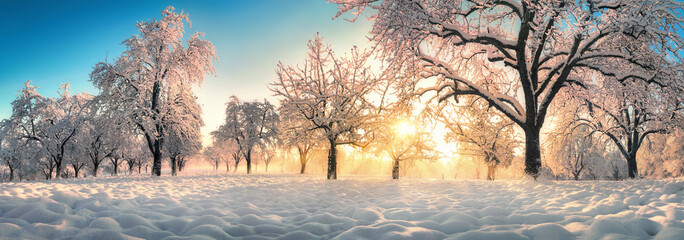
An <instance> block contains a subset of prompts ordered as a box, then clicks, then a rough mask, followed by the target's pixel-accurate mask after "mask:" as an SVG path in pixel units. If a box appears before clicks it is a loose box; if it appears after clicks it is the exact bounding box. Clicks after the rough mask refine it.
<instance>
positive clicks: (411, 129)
mask: <svg viewBox="0 0 684 240" xmlns="http://www.w3.org/2000/svg"><path fill="white" fill-rule="evenodd" d="M394 129H395V131H396V132H397V134H398V135H399V136H401V137H406V136H411V135H413V134H415V133H416V126H415V125H413V124H412V123H411V122H409V121H407V120H402V121H399V122H398V123H397V124H396V125H394Z"/></svg>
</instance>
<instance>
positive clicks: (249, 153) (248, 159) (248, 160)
mask: <svg viewBox="0 0 684 240" xmlns="http://www.w3.org/2000/svg"><path fill="white" fill-rule="evenodd" d="M245 161H246V163H247V174H250V173H251V172H252V150H247V154H246V155H245Z"/></svg>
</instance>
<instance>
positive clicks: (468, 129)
mask: <svg viewBox="0 0 684 240" xmlns="http://www.w3.org/2000/svg"><path fill="white" fill-rule="evenodd" d="M450 105H451V104H448V103H446V104H443V105H442V107H445V108H447V109H441V110H438V111H437V119H438V121H440V122H442V123H444V124H445V126H447V130H448V133H449V134H448V135H446V136H445V138H446V140H447V141H448V142H457V143H459V146H460V149H461V151H462V155H471V156H473V157H474V160H475V159H482V162H483V163H484V164H485V165H486V166H487V180H494V179H495V178H496V169H497V167H500V166H508V165H510V163H511V161H512V160H513V152H514V150H515V148H516V147H517V146H518V140H517V139H516V138H515V129H514V127H515V125H514V124H513V122H512V121H510V120H508V119H507V118H506V117H505V116H502V115H501V114H500V113H498V112H496V111H494V110H493V109H490V108H489V106H488V104H487V102H485V101H484V100H483V99H481V98H479V97H468V98H466V101H463V103H462V104H461V105H457V106H450Z"/></svg>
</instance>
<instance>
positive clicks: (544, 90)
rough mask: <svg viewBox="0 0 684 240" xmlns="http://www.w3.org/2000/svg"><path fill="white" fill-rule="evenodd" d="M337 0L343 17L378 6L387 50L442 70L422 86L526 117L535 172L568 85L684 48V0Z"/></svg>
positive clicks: (630, 72)
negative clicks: (543, 137) (543, 133)
mask: <svg viewBox="0 0 684 240" xmlns="http://www.w3.org/2000/svg"><path fill="white" fill-rule="evenodd" d="M332 2H334V3H336V4H338V6H339V8H340V11H339V12H338V14H337V15H336V17H339V16H341V15H343V14H344V13H347V12H351V13H353V14H354V16H356V17H358V16H359V15H360V14H361V12H362V11H363V10H364V9H366V8H367V7H368V8H372V9H374V11H373V13H372V15H373V16H372V17H371V19H373V21H374V27H373V30H372V31H371V35H372V36H371V38H372V40H374V41H375V42H376V43H377V44H378V47H379V50H380V51H381V52H382V55H383V56H386V57H387V58H388V59H391V60H392V61H395V62H401V61H405V60H407V59H417V60H418V65H419V66H420V68H421V69H422V71H421V76H422V77H423V79H426V80H427V81H432V80H435V79H436V80H437V81H434V82H435V84H434V85H433V87H430V88H427V89H423V90H421V91H419V92H417V93H419V94H422V93H426V92H435V93H437V95H438V96H437V97H436V99H439V100H441V101H444V100H448V99H456V98H457V97H458V96H461V95H476V96H479V97H481V98H483V99H484V100H485V101H487V102H488V103H489V104H490V105H491V106H492V107H494V108H496V109H497V110H499V111H500V112H501V113H502V114H503V115H504V116H506V117H507V118H508V119H510V120H511V121H513V122H514V123H515V124H517V125H518V126H520V127H521V128H522V130H523V132H524V133H525V137H526V140H525V144H526V145H525V173H526V174H528V175H531V176H533V177H535V178H536V177H537V176H538V174H539V168H540V166H541V154H540V147H539V144H540V142H539V141H540V129H541V128H542V126H543V125H544V122H545V119H546V117H547V112H548V110H549V106H550V105H551V103H552V102H553V100H554V98H555V97H556V95H557V94H558V92H559V91H560V90H561V89H563V88H564V87H566V86H570V85H580V86H581V85H584V84H586V83H587V82H590V81H592V80H591V79H586V78H582V77H583V76H584V75H583V73H584V72H592V73H593V74H596V75H598V76H614V77H616V78H617V79H620V80H623V79H626V78H635V79H638V80H639V81H650V80H651V79H652V77H651V76H652V75H653V72H654V70H655V69H659V67H658V66H654V65H657V64H659V63H660V61H656V62H653V61H650V59H649V58H643V57H642V56H644V55H649V56H657V57H659V58H661V59H666V58H668V57H669V56H678V51H679V49H680V48H681V45H682V39H681V37H680V36H679V35H678V34H672V33H674V32H678V31H680V30H681V26H682V18H681V17H679V16H680V14H681V12H682V5H681V4H680V3H678V2H676V1H673V0H665V1H641V0H616V1H595V0H588V1H569V0H560V1H556V0H554V1H520V0H510V1H501V0H457V1H446V0H440V1H428V0H333V1H332ZM356 17H355V18H356ZM355 18H354V19H355ZM627 45H641V46H645V47H642V48H634V47H625V46H627ZM616 62H618V63H619V64H620V65H621V66H623V67H620V68H613V67H612V65H610V64H613V63H616Z"/></svg>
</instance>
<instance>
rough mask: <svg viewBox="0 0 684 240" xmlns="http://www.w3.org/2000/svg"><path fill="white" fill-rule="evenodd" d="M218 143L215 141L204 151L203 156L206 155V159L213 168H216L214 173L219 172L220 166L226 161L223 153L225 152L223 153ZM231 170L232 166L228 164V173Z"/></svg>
mask: <svg viewBox="0 0 684 240" xmlns="http://www.w3.org/2000/svg"><path fill="white" fill-rule="evenodd" d="M216 144H217V143H216V141H213V142H212V143H211V145H209V146H207V147H205V148H204V149H203V150H202V155H204V159H205V160H207V161H209V162H210V163H211V164H212V166H214V171H218V168H219V164H220V163H222V162H223V161H224V157H223V155H222V154H221V153H223V152H225V151H222V149H221V148H220V147H219V146H217V145H216ZM229 170H230V164H228V163H226V172H227V171H229Z"/></svg>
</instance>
